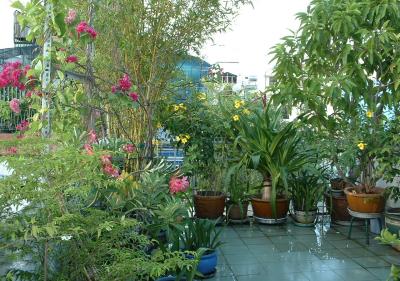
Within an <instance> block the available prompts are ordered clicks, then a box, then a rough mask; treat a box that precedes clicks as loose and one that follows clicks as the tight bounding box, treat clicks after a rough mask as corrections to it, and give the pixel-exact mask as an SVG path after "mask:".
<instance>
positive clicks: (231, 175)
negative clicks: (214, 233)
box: [224, 164, 262, 223]
mask: <svg viewBox="0 0 400 281" xmlns="http://www.w3.org/2000/svg"><path fill="white" fill-rule="evenodd" d="M260 176H261V175H260V174H259V173H258V172H257V171H256V170H251V169H246V167H243V166H240V165H238V164H234V165H231V166H230V167H229V169H228V170H227V172H226V175H225V181H224V187H225V192H226V193H227V195H228V200H227V203H226V214H227V215H226V216H227V220H228V221H229V222H238V223H243V222H247V221H248V217H247V212H248V207H249V192H250V189H251V188H252V187H254V186H258V185H260V184H261V182H262V179H261V180H260Z"/></svg>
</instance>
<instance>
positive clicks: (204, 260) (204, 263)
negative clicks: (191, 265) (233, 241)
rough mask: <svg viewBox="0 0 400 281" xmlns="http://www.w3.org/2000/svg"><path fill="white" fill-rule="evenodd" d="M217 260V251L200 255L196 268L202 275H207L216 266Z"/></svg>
mask: <svg viewBox="0 0 400 281" xmlns="http://www.w3.org/2000/svg"><path fill="white" fill-rule="evenodd" d="M217 262H218V259H217V252H216V251H214V252H212V253H211V254H208V255H204V256H202V257H201V259H200V262H199V265H198V266H197V270H198V271H199V272H200V273H201V274H203V275H208V274H210V273H213V272H214V271H215V268H216V267H217Z"/></svg>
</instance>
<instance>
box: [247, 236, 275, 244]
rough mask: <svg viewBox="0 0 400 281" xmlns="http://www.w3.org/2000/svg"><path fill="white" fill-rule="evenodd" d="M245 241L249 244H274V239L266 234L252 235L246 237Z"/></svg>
mask: <svg viewBox="0 0 400 281" xmlns="http://www.w3.org/2000/svg"><path fill="white" fill-rule="evenodd" d="M244 243H245V244H247V245H272V241H271V240H270V239H269V238H268V237H266V236H264V234H263V236H262V237H251V238H246V239H244Z"/></svg>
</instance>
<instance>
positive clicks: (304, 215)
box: [292, 209, 317, 224]
mask: <svg viewBox="0 0 400 281" xmlns="http://www.w3.org/2000/svg"><path fill="white" fill-rule="evenodd" d="M292 216H293V218H294V220H295V221H296V222H298V223H301V224H312V223H314V222H315V220H316V218H317V210H316V209H315V210H311V211H308V212H305V211H298V210H294V211H293V214H292Z"/></svg>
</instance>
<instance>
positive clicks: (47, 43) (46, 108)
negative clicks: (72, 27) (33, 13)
mask: <svg viewBox="0 0 400 281" xmlns="http://www.w3.org/2000/svg"><path fill="white" fill-rule="evenodd" d="M45 7H46V19H45V23H44V36H45V38H44V46H43V74H42V92H43V96H42V114H43V115H42V122H43V123H44V125H43V127H42V137H44V138H48V137H49V136H50V133H51V123H50V104H51V97H50V95H49V87H50V82H51V46H52V36H51V28H50V22H51V20H52V12H53V4H52V3H51V2H50V1H46V2H45Z"/></svg>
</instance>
